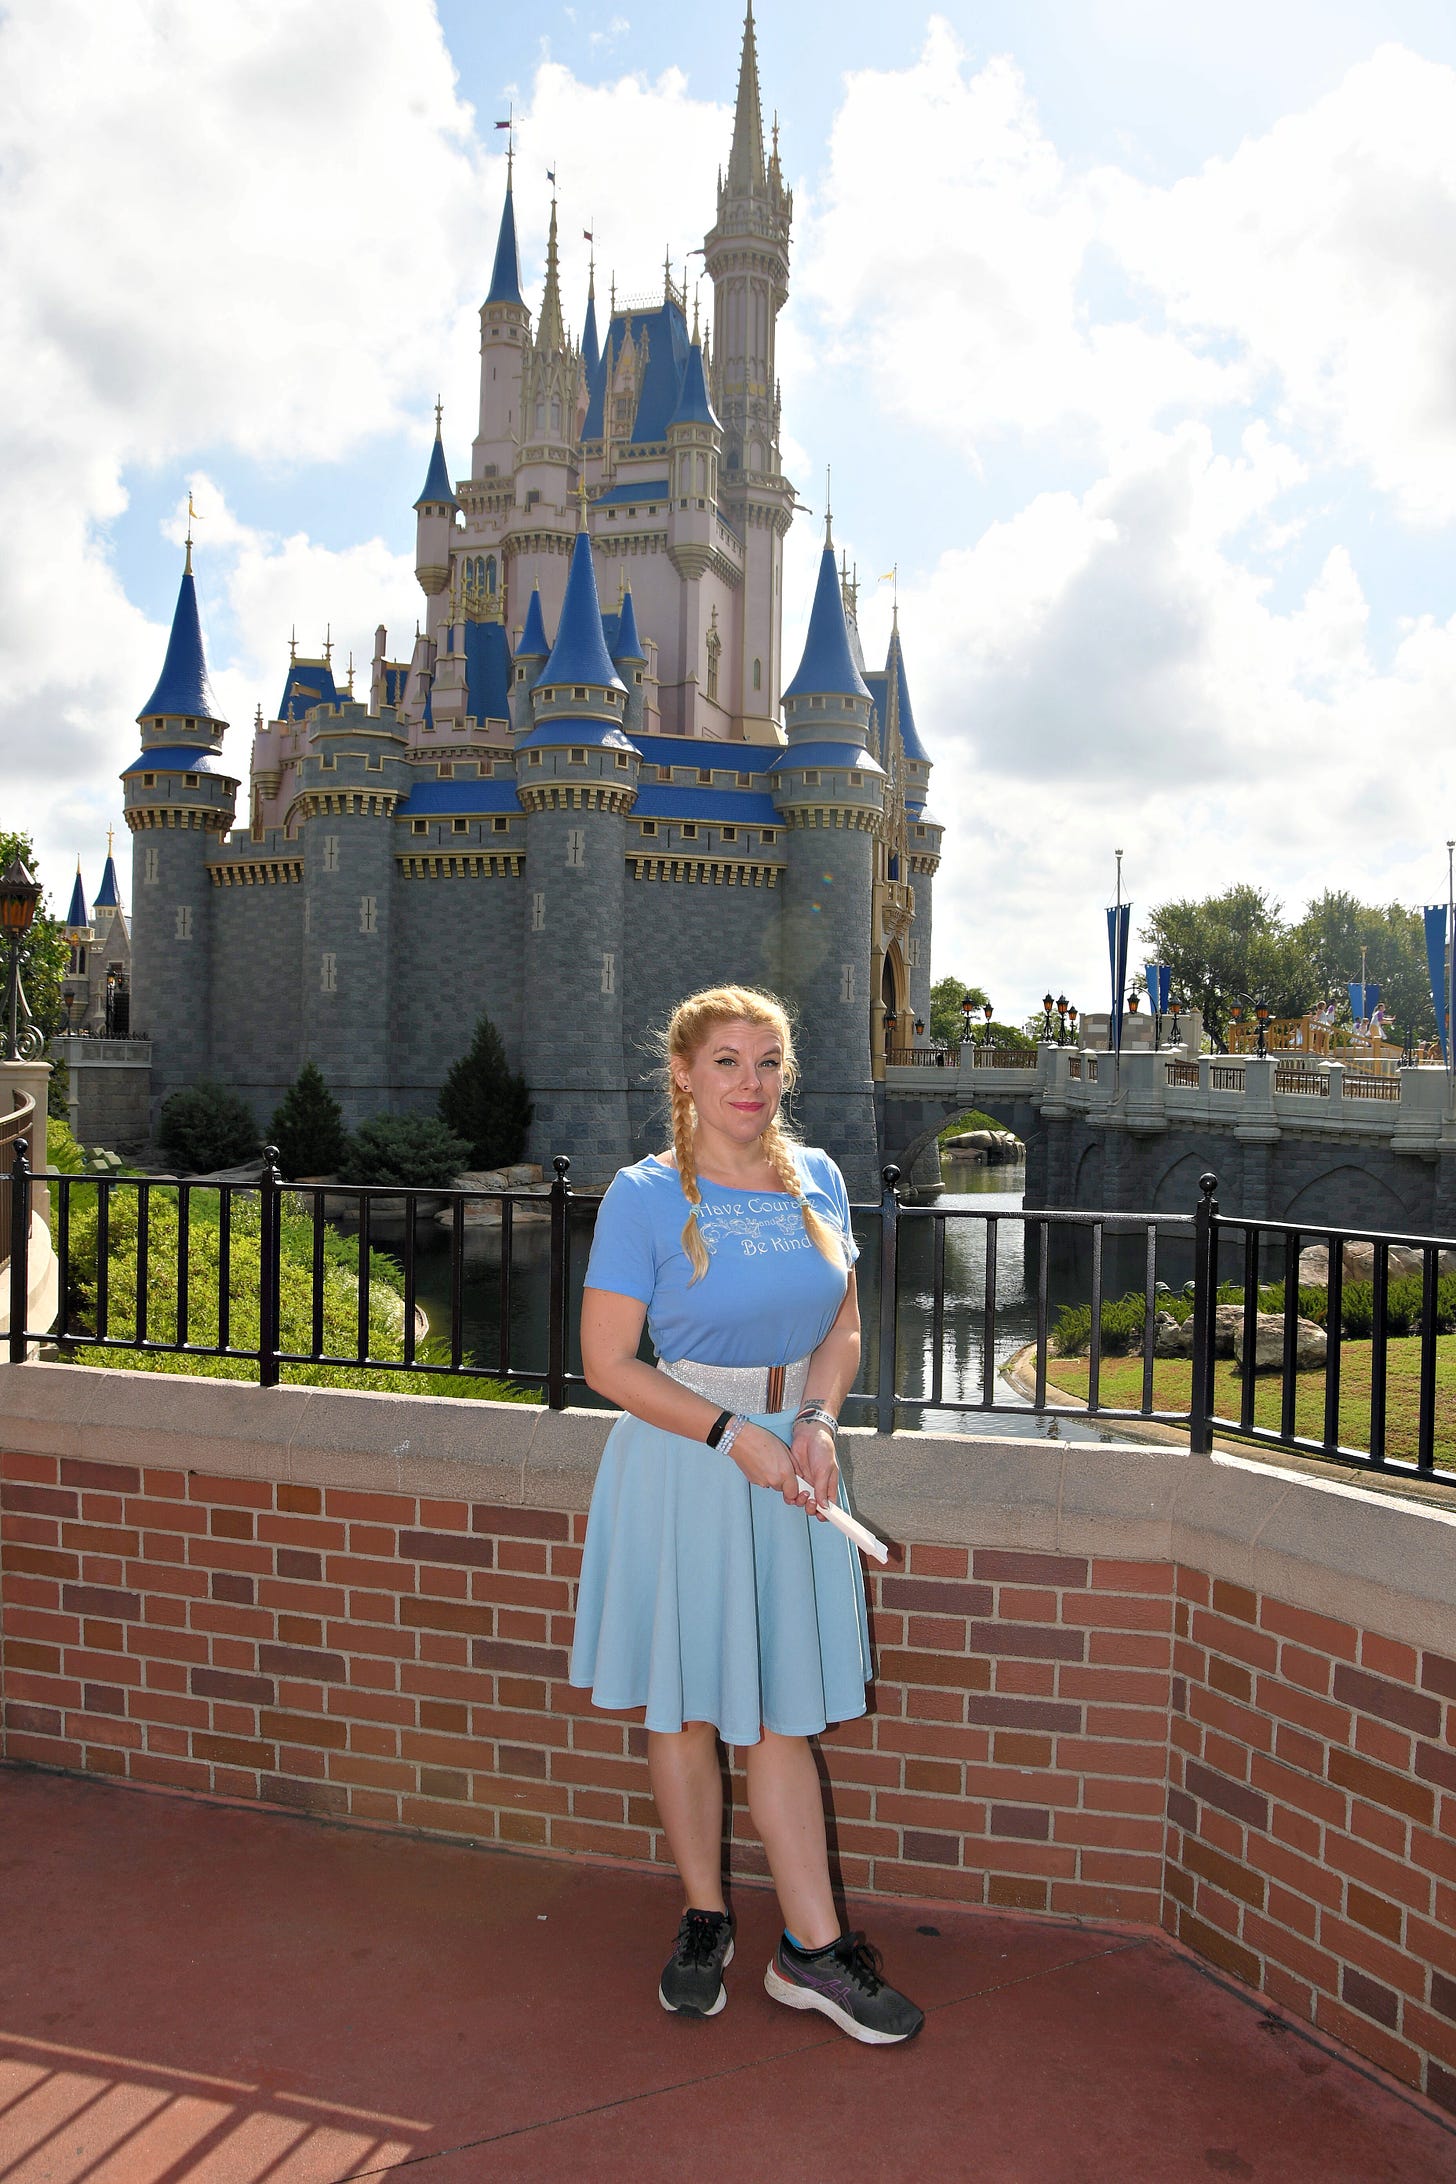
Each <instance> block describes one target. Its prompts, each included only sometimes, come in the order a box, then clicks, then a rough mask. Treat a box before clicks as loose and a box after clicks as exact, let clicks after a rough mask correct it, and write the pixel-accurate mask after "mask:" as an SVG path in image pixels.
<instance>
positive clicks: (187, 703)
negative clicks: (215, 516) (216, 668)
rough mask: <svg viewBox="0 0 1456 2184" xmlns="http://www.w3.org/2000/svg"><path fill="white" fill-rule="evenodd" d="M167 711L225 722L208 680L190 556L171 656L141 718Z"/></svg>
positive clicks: (169, 650) (211, 722) (174, 622)
mask: <svg viewBox="0 0 1456 2184" xmlns="http://www.w3.org/2000/svg"><path fill="white" fill-rule="evenodd" d="M164 713H170V714H173V715H177V716H181V717H185V718H187V719H190V720H195V721H197V722H199V723H202V722H206V723H207V724H208V725H209V726H214V725H216V726H221V725H222V723H221V721H220V719H219V716H218V712H217V709H216V706H215V704H214V701H213V695H212V689H211V686H210V684H209V683H208V679H207V657H206V654H205V653H204V651H203V649H202V621H201V617H200V616H199V614H198V612H197V585H196V582H195V580H194V578H193V575H192V567H191V556H190V555H189V557H188V562H187V566H186V567H184V569H183V571H182V582H181V584H180V585H179V586H178V589H177V604H176V607H175V608H174V609H173V613H172V634H171V635H170V637H169V638H168V639H167V657H166V658H165V660H163V662H162V672H161V675H160V677H159V678H158V681H157V687H156V689H155V690H154V691H153V692H152V694H151V696H150V697H149V698H148V700H147V702H146V704H145V705H144V706H143V707H142V709H141V711H140V712H139V713H138V714H137V719H138V720H152V719H154V718H156V717H157V716H158V715H160V714H164Z"/></svg>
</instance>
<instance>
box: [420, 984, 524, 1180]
mask: <svg viewBox="0 0 1456 2184" xmlns="http://www.w3.org/2000/svg"><path fill="white" fill-rule="evenodd" d="M531 1115H532V1107H531V1101H530V1098H529V1097H528V1095H527V1091H526V1080H525V1078H524V1077H521V1076H518V1075H517V1074H516V1072H515V1071H514V1070H513V1069H512V1068H510V1067H509V1065H508V1064H507V1061H506V1050H505V1048H504V1047H503V1046H502V1044H501V1036H500V1033H499V1032H498V1031H497V1030H496V1028H495V1025H494V1024H493V1023H492V1022H491V1020H490V1018H489V1017H488V1016H482V1017H481V1019H480V1021H479V1023H478V1024H477V1025H476V1027H475V1033H474V1036H473V1038H472V1039H471V1042H470V1044H469V1046H468V1047H467V1048H466V1050H465V1052H464V1053H463V1054H462V1055H461V1057H460V1059H459V1061H458V1062H457V1063H456V1064H455V1066H454V1068H453V1069H452V1070H451V1072H450V1074H449V1076H448V1077H447V1078H446V1079H445V1082H444V1084H443V1085H442V1087H441V1089H440V1120H441V1121H442V1122H443V1123H444V1124H445V1127H446V1128H447V1129H449V1130H453V1131H454V1132H455V1133H456V1135H457V1136H458V1137H462V1138H463V1139H464V1140H465V1142H466V1144H467V1145H468V1146H469V1148H470V1162H471V1165H472V1166H473V1167H476V1168H508V1167H509V1166H510V1165H511V1163H512V1161H516V1160H519V1159H520V1157H521V1154H522V1153H523V1152H524V1150H525V1146H526V1132H527V1130H528V1129H529V1127H530V1123H531Z"/></svg>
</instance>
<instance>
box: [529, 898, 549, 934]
mask: <svg viewBox="0 0 1456 2184" xmlns="http://www.w3.org/2000/svg"><path fill="white" fill-rule="evenodd" d="M545 930H546V897H545V895H544V894H543V893H542V891H541V889H540V888H537V890H536V892H535V893H534V894H533V895H532V897H531V931H532V932H533V933H544V932H545Z"/></svg>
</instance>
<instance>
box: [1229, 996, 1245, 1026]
mask: <svg viewBox="0 0 1456 2184" xmlns="http://www.w3.org/2000/svg"><path fill="white" fill-rule="evenodd" d="M1229 1017H1230V1019H1231V1021H1232V1023H1233V1027H1234V1031H1235V1033H1236V1034H1237V1032H1238V1030H1239V1027H1240V1026H1241V1025H1242V1023H1243V1021H1244V1011H1243V1007H1242V1004H1241V1003H1239V1002H1237V1001H1235V1003H1234V1005H1233V1007H1232V1008H1231V1009H1230V1010H1229Z"/></svg>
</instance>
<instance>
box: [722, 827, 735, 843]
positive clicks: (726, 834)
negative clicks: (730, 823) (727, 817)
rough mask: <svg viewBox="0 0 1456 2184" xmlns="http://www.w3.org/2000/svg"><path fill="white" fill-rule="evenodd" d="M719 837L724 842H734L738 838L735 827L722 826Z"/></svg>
mask: <svg viewBox="0 0 1456 2184" xmlns="http://www.w3.org/2000/svg"><path fill="white" fill-rule="evenodd" d="M721 839H722V840H723V841H725V842H736V841H737V839H738V829H737V827H724V828H723V830H722V835H721Z"/></svg>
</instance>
